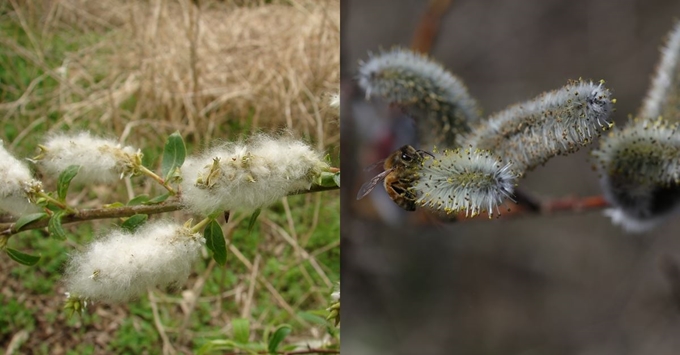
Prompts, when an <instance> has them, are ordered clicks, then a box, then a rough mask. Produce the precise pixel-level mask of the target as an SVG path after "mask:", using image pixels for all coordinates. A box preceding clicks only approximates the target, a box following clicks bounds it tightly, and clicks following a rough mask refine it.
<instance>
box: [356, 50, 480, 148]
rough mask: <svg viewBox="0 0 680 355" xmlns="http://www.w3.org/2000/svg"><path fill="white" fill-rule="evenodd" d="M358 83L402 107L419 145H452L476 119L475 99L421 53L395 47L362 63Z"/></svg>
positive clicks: (462, 86)
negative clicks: (413, 124)
mask: <svg viewBox="0 0 680 355" xmlns="http://www.w3.org/2000/svg"><path fill="white" fill-rule="evenodd" d="M358 81H359V85H360V86H361V87H362V88H363V89H364V90H365V91H366V96H367V97H371V96H373V95H376V96H379V97H381V98H382V99H384V100H385V101H387V102H389V103H391V104H397V105H400V106H402V107H404V108H405V109H406V110H407V111H408V113H409V114H410V115H411V116H413V118H414V119H415V120H416V127H417V129H418V135H419V136H420V143H421V144H423V145H437V146H442V145H444V146H449V147H453V146H455V144H456V142H458V140H459V139H458V136H459V135H460V134H461V133H465V132H468V131H469V130H470V124H471V123H473V122H475V121H477V120H478V119H479V109H478V107H477V103H476V101H475V100H474V99H473V98H472V97H471V96H470V94H469V93H468V90H467V88H466V87H465V85H464V84H463V82H462V81H461V80H460V79H458V78H457V77H455V76H453V75H451V73H449V72H448V71H447V70H446V69H444V67H442V66H441V65H440V64H438V63H436V62H434V61H433V60H432V59H430V58H428V57H427V56H425V55H422V54H418V53H414V52H411V51H409V50H406V49H400V48H396V49H393V50H391V51H387V52H383V53H380V54H378V55H373V56H371V57H370V58H369V59H368V61H366V62H365V63H362V64H361V66H360V68H359V74H358Z"/></svg>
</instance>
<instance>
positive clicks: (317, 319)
mask: <svg viewBox="0 0 680 355" xmlns="http://www.w3.org/2000/svg"><path fill="white" fill-rule="evenodd" d="M320 312H324V313H327V311H326V310H323V311H320ZM297 315H298V316H299V317H300V318H302V319H304V320H306V321H308V322H310V323H315V324H318V325H321V326H324V327H329V326H331V322H329V321H328V320H327V319H326V318H324V317H322V316H320V315H317V314H314V313H312V312H298V314H297Z"/></svg>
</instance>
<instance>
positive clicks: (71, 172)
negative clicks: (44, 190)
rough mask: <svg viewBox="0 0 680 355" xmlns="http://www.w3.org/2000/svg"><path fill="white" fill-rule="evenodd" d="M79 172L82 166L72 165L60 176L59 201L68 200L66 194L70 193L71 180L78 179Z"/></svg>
mask: <svg viewBox="0 0 680 355" xmlns="http://www.w3.org/2000/svg"><path fill="white" fill-rule="evenodd" d="M79 170H80V165H70V166H69V167H68V168H66V170H64V171H62V172H61V174H59V180H57V196H58V197H59V201H62V202H64V200H66V192H68V187H69V185H71V180H73V178H74V177H76V174H78V171H79Z"/></svg>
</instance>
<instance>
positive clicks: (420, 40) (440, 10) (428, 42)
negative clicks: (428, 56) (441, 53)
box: [411, 0, 451, 53]
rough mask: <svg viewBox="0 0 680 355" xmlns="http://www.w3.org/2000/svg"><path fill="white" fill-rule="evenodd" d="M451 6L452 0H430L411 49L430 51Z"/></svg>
mask: <svg viewBox="0 0 680 355" xmlns="http://www.w3.org/2000/svg"><path fill="white" fill-rule="evenodd" d="M450 6H451V0H430V3H429V4H428V6H427V10H425V13H424V14H423V17H422V18H421V19H420V22H419V23H418V27H416V32H415V34H414V35H413V41H412V42H411V49H413V51H415V52H420V53H428V52H429V51H430V49H432V43H434V39H435V38H436V37H437V34H438V33H439V24H440V22H441V18H442V16H444V14H445V13H446V10H448V9H449V7H450Z"/></svg>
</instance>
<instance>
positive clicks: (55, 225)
mask: <svg viewBox="0 0 680 355" xmlns="http://www.w3.org/2000/svg"><path fill="white" fill-rule="evenodd" d="M64 213H66V211H64V210H61V211H56V212H54V214H53V215H52V217H51V218H50V221H49V222H48V223H47V230H48V231H49V232H50V234H52V236H53V237H55V238H57V239H59V240H66V231H65V230H64V227H62V225H61V217H63V216H64Z"/></svg>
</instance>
